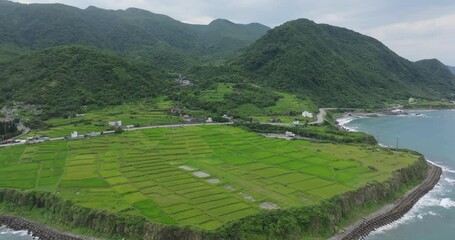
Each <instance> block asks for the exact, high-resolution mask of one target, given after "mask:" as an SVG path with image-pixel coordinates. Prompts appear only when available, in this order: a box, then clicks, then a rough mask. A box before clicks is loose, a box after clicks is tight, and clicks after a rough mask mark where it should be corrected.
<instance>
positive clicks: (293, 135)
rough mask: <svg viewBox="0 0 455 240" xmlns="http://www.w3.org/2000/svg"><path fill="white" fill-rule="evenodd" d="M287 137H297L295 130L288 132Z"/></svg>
mask: <svg viewBox="0 0 455 240" xmlns="http://www.w3.org/2000/svg"><path fill="white" fill-rule="evenodd" d="M286 137H291V138H293V137H295V134H294V133H293V132H286Z"/></svg>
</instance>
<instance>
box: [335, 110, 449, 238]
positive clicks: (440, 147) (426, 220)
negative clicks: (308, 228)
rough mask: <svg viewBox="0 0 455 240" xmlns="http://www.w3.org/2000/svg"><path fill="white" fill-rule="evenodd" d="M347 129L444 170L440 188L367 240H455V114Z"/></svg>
mask: <svg viewBox="0 0 455 240" xmlns="http://www.w3.org/2000/svg"><path fill="white" fill-rule="evenodd" d="M344 126H345V127H347V128H349V129H352V130H355V131H362V132H366V133H369V134H371V135H373V136H375V137H376V139H378V141H379V142H380V144H382V145H385V146H393V147H396V146H398V147H400V148H407V149H412V150H416V151H418V152H421V153H423V154H424V155H425V158H426V159H427V160H429V161H432V162H434V163H436V164H438V165H440V166H442V167H443V169H444V172H443V176H442V177H441V180H440V182H439V183H438V185H437V186H436V187H435V188H434V189H433V190H432V191H431V192H430V193H429V194H427V195H426V196H424V197H423V198H422V199H420V201H419V202H418V203H417V204H416V206H415V207H414V208H413V209H412V210H411V211H410V212H409V213H407V214H406V215H405V216H404V217H403V218H402V219H401V220H399V221H397V222H395V223H393V224H391V225H389V226H386V227H383V228H381V229H379V230H377V231H375V232H373V233H372V234H370V236H369V237H368V238H367V239H368V240H405V239H412V240H429V239H441V240H449V239H450V240H451V239H455V111H449V110H448V111H420V112H413V113H411V114H409V115H403V116H381V117H374V118H360V119H355V120H352V121H350V122H348V123H346V124H344Z"/></svg>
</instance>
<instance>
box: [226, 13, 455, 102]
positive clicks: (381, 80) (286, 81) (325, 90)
mask: <svg viewBox="0 0 455 240" xmlns="http://www.w3.org/2000/svg"><path fill="white" fill-rule="evenodd" d="M233 64H234V65H235V66H239V67H241V68H242V69H243V70H244V72H246V74H247V76H249V77H250V78H252V79H254V80H255V82H257V83H262V84H266V85H269V86H272V87H275V88H278V89H282V90H285V91H291V92H297V93H304V94H305V95H308V96H311V98H312V99H313V100H314V101H316V103H318V104H320V105H323V106H344V107H356V106H365V105H376V104H381V103H383V102H385V101H387V100H389V99H402V98H409V97H420V98H439V99H440V98H443V97H447V96H450V93H452V92H453V91H454V89H455V78H454V77H453V76H452V75H450V72H449V70H448V69H447V67H445V66H444V65H443V64H442V63H440V62H437V61H435V60H431V61H421V62H417V63H413V62H410V61H408V60H406V59H404V58H401V57H400V56H398V55H397V54H395V53H394V52H392V51H391V50H390V49H388V48H387V47H386V46H384V45H383V44H382V43H380V42H379V41H377V40H375V39H373V38H371V37H368V36H364V35H361V34H359V33H356V32H354V31H351V30H348V29H344V28H339V27H334V26H330V25H325V24H316V23H314V22H312V21H309V20H305V19H299V20H295V21H291V22H287V23H285V24H283V25H281V26H279V27H277V28H275V29H273V30H271V31H269V32H268V33H267V34H266V35H265V36H264V37H262V38H261V39H259V40H258V41H257V42H256V43H255V44H253V45H252V46H251V47H249V48H248V50H246V51H245V52H244V53H243V54H242V56H240V57H239V58H237V59H236V60H235V61H234V62H233Z"/></svg>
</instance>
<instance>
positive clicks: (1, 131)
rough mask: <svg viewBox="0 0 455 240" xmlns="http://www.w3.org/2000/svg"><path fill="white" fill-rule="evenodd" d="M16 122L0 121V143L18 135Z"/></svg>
mask: <svg viewBox="0 0 455 240" xmlns="http://www.w3.org/2000/svg"><path fill="white" fill-rule="evenodd" d="M18 133H19V130H18V129H17V121H1V120H0V142H2V140H6V139H9V138H11V137H14V136H16V135H18Z"/></svg>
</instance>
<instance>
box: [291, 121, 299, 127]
mask: <svg viewBox="0 0 455 240" xmlns="http://www.w3.org/2000/svg"><path fill="white" fill-rule="evenodd" d="M292 124H294V126H300V121H294V122H293V123H292Z"/></svg>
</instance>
